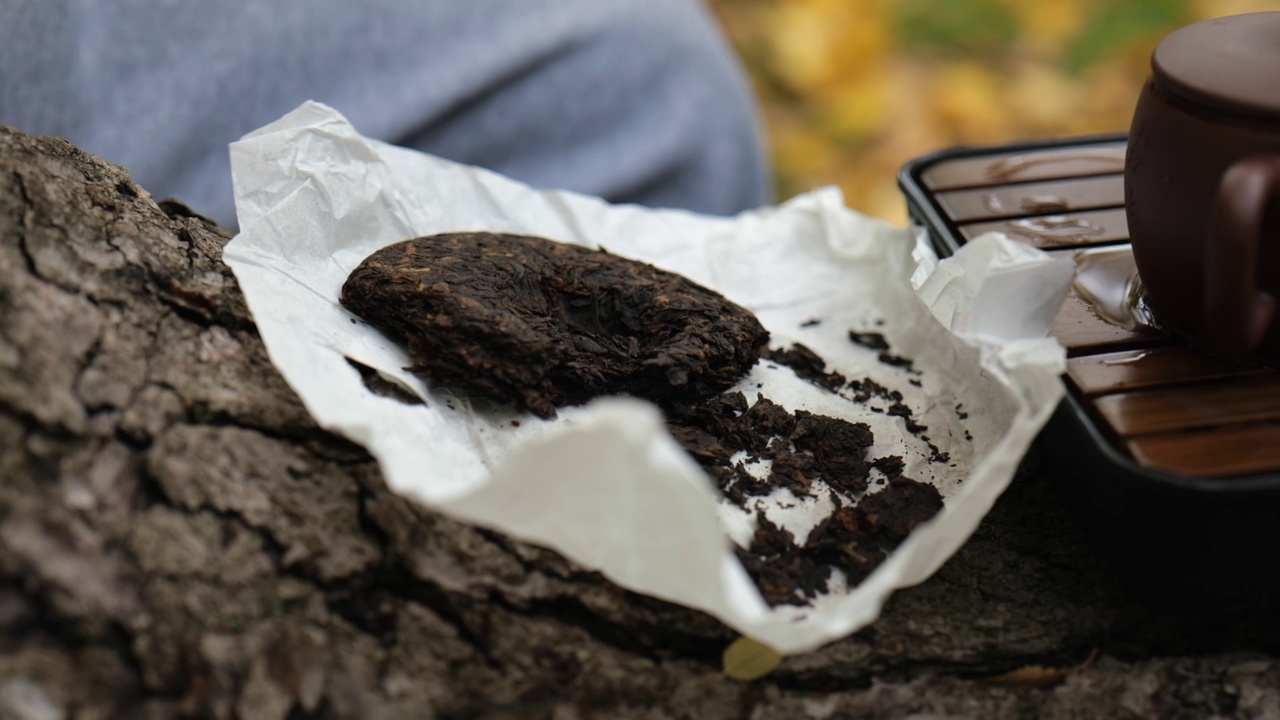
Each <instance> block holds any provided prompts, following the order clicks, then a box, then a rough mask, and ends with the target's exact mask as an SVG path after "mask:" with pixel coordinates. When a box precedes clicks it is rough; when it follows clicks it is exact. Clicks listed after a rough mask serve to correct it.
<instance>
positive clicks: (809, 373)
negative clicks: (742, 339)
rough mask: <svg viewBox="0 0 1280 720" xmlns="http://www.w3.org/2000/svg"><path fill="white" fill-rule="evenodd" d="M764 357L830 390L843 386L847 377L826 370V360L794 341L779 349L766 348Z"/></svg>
mask: <svg viewBox="0 0 1280 720" xmlns="http://www.w3.org/2000/svg"><path fill="white" fill-rule="evenodd" d="M764 357H766V358H768V359H769V360H772V361H774V362H776V363H778V364H779V365H786V366H787V367H789V368H791V370H792V372H794V373H795V374H796V376H797V377H799V378H801V379H803V380H808V381H809V382H811V383H813V384H814V385H817V386H818V387H823V388H826V389H828V390H830V391H832V392H835V391H837V390H839V389H840V388H842V387H844V384H845V383H846V382H847V379H846V378H845V376H844V375H841V374H840V373H838V372H827V361H826V360H823V359H822V357H821V356H820V355H818V353H816V352H814V351H812V350H810V349H809V348H808V347H806V346H804V345H801V344H800V343H795V344H793V345H792V346H791V347H788V348H785V349H781V350H773V349H770V350H766V351H765V352H764Z"/></svg>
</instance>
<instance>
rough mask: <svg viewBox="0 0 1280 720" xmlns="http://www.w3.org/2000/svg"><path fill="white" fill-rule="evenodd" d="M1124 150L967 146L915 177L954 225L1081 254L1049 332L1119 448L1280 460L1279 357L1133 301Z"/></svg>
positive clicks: (1229, 459)
mask: <svg viewBox="0 0 1280 720" xmlns="http://www.w3.org/2000/svg"><path fill="white" fill-rule="evenodd" d="M1124 150H1125V143H1124V141H1113V142H1102V143H1092V144H1084V145H1076V146H1069V147H1055V148H1046V149H1042V150H1019V151H1011V152H1007V153H1001V152H993V153H991V154H984V155H980V156H969V157H959V158H954V159H948V160H943V161H940V162H938V163H936V164H934V165H931V166H930V167H929V168H928V169H927V170H925V171H924V172H923V173H922V174H921V182H922V183H923V184H924V185H925V187H927V188H928V189H929V190H930V191H931V192H933V193H934V197H935V198H936V200H937V204H938V205H939V206H940V208H941V209H942V212H943V214H944V216H945V218H946V220H947V221H948V222H949V223H950V224H951V226H952V229H953V230H954V232H955V236H956V237H957V238H963V239H964V240H969V239H972V238H975V237H977V236H978V235H981V234H982V233H984V232H990V231H999V232H1004V233H1005V234H1007V235H1008V236H1009V237H1010V238H1012V239H1013V240H1016V241H1018V242H1024V243H1027V244H1030V245H1034V246H1036V247H1039V248H1042V249H1045V250H1047V251H1050V252H1052V253H1054V254H1061V255H1065V256H1069V257H1071V258H1072V259H1073V260H1075V262H1076V267H1077V274H1076V282H1075V283H1074V284H1073V287H1072V290H1071V292H1070V294H1069V296H1068V297H1067V299H1066V301H1065V302H1064V303H1063V307H1062V310H1061V311H1060V313H1059V315H1058V317H1057V319H1056V320H1055V321H1054V323H1053V326H1052V328H1051V329H1050V334H1051V335H1053V336H1054V337H1056V338H1057V339H1058V340H1059V341H1060V342H1061V343H1062V344H1063V346H1064V347H1066V349H1067V354H1068V360H1067V379H1068V387H1069V389H1070V392H1072V393H1073V394H1075V396H1076V397H1077V399H1078V400H1080V402H1081V403H1082V404H1083V405H1084V406H1085V407H1086V408H1087V410H1088V412H1089V414H1090V415H1091V416H1092V417H1093V418H1095V419H1096V421H1097V422H1098V423H1100V424H1101V425H1102V426H1103V427H1104V429H1105V430H1106V432H1107V433H1108V434H1109V436H1110V438H1111V440H1112V442H1113V444H1114V446H1115V448H1116V449H1117V450H1119V451H1120V452H1122V453H1127V454H1128V455H1129V456H1130V457H1132V458H1133V459H1134V460H1135V461H1136V462H1137V463H1138V464H1140V465H1142V466H1145V467H1148V468H1151V469H1155V470H1161V471H1165V472H1170V473H1174V474H1180V475H1185V476H1190V477H1204V478H1230V477H1232V476H1239V475H1254V474H1260V473H1273V472H1276V471H1280V369H1274V368H1261V367H1257V366H1250V365H1244V364H1239V363H1234V362H1230V361H1226V360H1222V359H1219V358H1216V357H1212V356H1210V355H1207V354H1205V353H1203V352H1200V351H1199V350H1197V349H1195V348H1193V347H1191V346H1189V345H1187V344H1186V343H1185V342H1183V341H1182V340H1180V339H1179V338H1176V337H1172V336H1170V335H1169V334H1167V333H1166V332H1164V331H1163V330H1161V329H1160V328H1159V327H1158V326H1157V325H1158V323H1155V322H1153V321H1152V320H1151V319H1150V318H1149V317H1148V316H1144V315H1143V313H1142V312H1141V308H1140V307H1136V306H1135V305H1134V303H1132V302H1129V301H1130V300H1134V299H1136V297H1137V296H1138V295H1137V293H1129V291H1130V290H1132V282H1133V280H1134V279H1136V277H1137V270H1136V268H1135V267H1134V266H1133V259H1132V257H1133V256H1132V252H1131V250H1130V249H1129V244H1128V240H1129V237H1128V226H1127V223H1126V221H1125V215H1124V175H1123V173H1124ZM1127 293H1128V294H1127ZM1130 310H1131V311H1133V312H1132V313H1130V312H1129V311H1130Z"/></svg>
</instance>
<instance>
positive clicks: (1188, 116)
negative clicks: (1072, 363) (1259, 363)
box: [1125, 12, 1280, 361]
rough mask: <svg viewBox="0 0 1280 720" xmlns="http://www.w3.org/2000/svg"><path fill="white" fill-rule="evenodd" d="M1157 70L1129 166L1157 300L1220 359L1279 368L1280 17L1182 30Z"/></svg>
mask: <svg viewBox="0 0 1280 720" xmlns="http://www.w3.org/2000/svg"><path fill="white" fill-rule="evenodd" d="M1151 69H1152V74H1151V77H1150V79H1148V80H1147V83H1146V85H1145V87H1144V88H1143V90H1142V94H1141V96H1140V97H1139V100H1138V106H1137V109H1136V110H1135V112H1134V118H1133V125H1132V128H1131V129H1130V134H1129V145H1128V155H1127V157H1126V161H1125V211H1126V214H1127V216H1128V220H1129V235H1130V238H1131V240H1132V242H1133V254H1134V259H1135V260H1136V262H1137V266H1138V273H1139V276H1140V277H1141V279H1142V282H1143V284H1144V285H1145V287H1146V291H1147V303H1148V305H1149V306H1150V308H1151V310H1152V312H1153V313H1154V314H1155V316H1156V318H1157V319H1158V320H1159V322H1160V323H1161V324H1163V325H1164V326H1165V327H1166V328H1168V329H1169V330H1171V331H1173V332H1174V333H1176V334H1179V335H1182V336H1184V337H1186V338H1188V339H1189V340H1191V341H1192V342H1193V343H1195V344H1197V345H1199V346H1201V347H1203V348H1205V349H1207V350H1209V351H1211V352H1216V353H1219V354H1222V355H1227V356H1233V357H1254V358H1262V359H1268V360H1272V361H1275V360H1280V313H1278V312H1277V309H1276V298H1277V297H1280V12H1265V13H1252V14H1248V15H1235V16H1231V17H1224V18H1218V19H1214V20H1208V21H1205V22H1201V23H1197V24H1195V25H1190V26H1187V27H1184V28H1182V29H1180V30H1177V31H1175V32H1174V33H1172V34H1170V35H1169V36H1168V37H1166V38H1165V39H1164V40H1162V41H1161V42H1160V44H1159V45H1158V46H1157V47H1156V50H1155V52H1154V53H1153V55H1152V58H1151Z"/></svg>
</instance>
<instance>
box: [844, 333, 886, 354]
mask: <svg viewBox="0 0 1280 720" xmlns="http://www.w3.org/2000/svg"><path fill="white" fill-rule="evenodd" d="M849 340H850V341H852V342H853V343H854V344H856V345H861V346H862V347H864V348H867V349H868V350H888V349H889V341H888V340H886V339H885V337H884V333H878V332H859V331H857V330H850V331H849Z"/></svg>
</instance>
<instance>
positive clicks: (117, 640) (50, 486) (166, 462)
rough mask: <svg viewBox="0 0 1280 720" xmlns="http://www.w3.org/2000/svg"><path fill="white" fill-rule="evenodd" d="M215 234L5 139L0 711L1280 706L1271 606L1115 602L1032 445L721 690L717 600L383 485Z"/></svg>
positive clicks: (148, 713)
mask: <svg viewBox="0 0 1280 720" xmlns="http://www.w3.org/2000/svg"><path fill="white" fill-rule="evenodd" d="M226 240H227V235H226V233H225V232H223V231H221V230H219V229H218V228H216V227H214V226H212V225H211V224H210V223H208V222H206V221H204V220H202V219H201V218H199V217H195V216H192V215H191V214H190V213H189V212H188V211H186V210H185V208H183V207H182V206H181V205H179V204H177V203H159V204H157V203H155V202H153V201H152V200H151V199H150V197H149V196H148V195H147V193H146V192H145V191H143V190H142V189H141V188H139V187H137V186H136V185H134V184H133V183H132V181H131V180H130V179H129V176H128V175H127V174H126V173H125V172H124V171H123V170H121V169H119V168H117V167H114V166H111V165H108V164H106V163H103V162H101V161H99V160H96V159H94V158H92V157H90V156H88V155H85V154H83V153H81V152H79V151H78V150H76V149H74V148H73V147H71V146H69V145H67V144H66V143H64V142H61V141H58V140H53V139H47V138H41V139H34V138H30V137H27V136H24V135H21V134H19V133H16V132H12V131H4V130H0V718H5V719H6V720H8V719H9V718H21V719H22V720H27V719H30V718H40V719H42V720H43V719H48V718H109V717H128V718H169V717H217V718H308V717H321V718H419V717H427V718H430V717H436V718H525V717H534V718H538V717H547V718H561V719H566V720H567V719H571V718H668V717H670V718H698V719H700V720H701V719H708V718H711V719H714V718H752V719H754V720H769V719H773V718H778V719H782V718H796V717H813V718H870V717H902V716H912V717H927V718H944V717H983V718H1021V717H1027V716H1036V715H1038V716H1040V717H1046V718H1077V717H1080V718H1083V717H1088V718H1130V717H1187V718H1201V717H1209V716H1224V717H1276V716H1277V715H1280V665H1278V664H1277V662H1276V660H1275V656H1274V655H1273V654H1272V653H1273V651H1274V649H1275V648H1276V642H1275V640H1276V638H1277V637H1278V636H1280V634H1278V633H1277V632H1276V628H1275V626H1274V624H1268V623H1262V624H1257V623H1253V624H1234V625H1233V624H1224V625H1218V626H1214V627H1213V629H1212V630H1204V629H1202V630H1200V631H1197V632H1195V633H1193V632H1191V631H1189V630H1187V629H1186V628H1187V626H1186V625H1185V624H1182V623H1180V622H1178V621H1176V620H1175V619H1173V618H1168V617H1163V616H1160V615H1157V614H1154V613H1153V612H1151V611H1148V610H1144V609H1142V608H1141V607H1139V606H1137V605H1135V604H1133V603H1131V602H1129V601H1128V600H1126V599H1125V596H1124V595H1123V594H1122V593H1121V591H1120V590H1119V589H1118V588H1117V587H1116V585H1115V584H1114V583H1113V582H1112V581H1111V580H1110V579H1109V578H1108V576H1107V575H1106V573H1105V572H1104V570H1103V568H1102V567H1101V565H1100V564H1099V563H1098V561H1097V560H1096V559H1095V557H1094V555H1093V554H1092V553H1091V552H1090V550H1089V548H1088V547H1087V546H1086V545H1085V544H1084V542H1083V541H1082V539H1081V537H1080V536H1079V534H1078V532H1077V530H1076V529H1075V527H1074V525H1072V523H1071V522H1070V520H1069V518H1068V517H1067V516H1066V515H1065V514H1064V511H1063V510H1061V508H1060V506H1059V505H1058V503H1057V501H1056V500H1055V498H1054V496H1053V495H1052V493H1051V492H1050V490H1049V487H1048V485H1047V483H1046V482H1045V480H1044V479H1043V478H1042V476H1041V474H1040V473H1039V472H1038V471H1037V470H1036V469H1035V468H1034V467H1030V466H1028V467H1024V472H1023V473H1022V474H1021V475H1020V477H1019V478H1018V480H1017V481H1016V482H1015V484H1014V486H1013V488H1012V489H1011V490H1010V492H1009V493H1007V494H1006V496H1005V497H1004V498H1003V499H1002V500H1001V501H1000V503H999V505H998V506H997V507H996V509H995V511H994V512H993V513H992V514H991V515H990V516H989V518H988V519H987V520H986V521H985V522H984V523H983V525H982V527H981V529H980V530H979V531H978V533H977V534H976V535H975V536H974V538H973V539H972V540H971V541H970V542H969V543H968V544H967V545H966V546H965V547H964V548H963V549H962V550H961V551H960V553H959V554H958V555H957V556H956V557H955V558H954V559H953V560H952V561H951V562H949V563H948V564H947V565H946V566H945V567H944V568H943V569H942V570H941V572H939V573H938V574H937V575H936V576H935V577H934V578H932V579H931V580H929V581H928V582H926V583H924V584H923V585H921V586H919V587H916V588H913V589H910V590H907V591H904V592H901V593H898V594H897V595H896V596H895V597H894V598H893V599H892V601H891V602H890V603H889V605H888V606H887V608H886V609H885V613H884V616H883V618H882V619H881V620H880V621H879V622H877V623H876V624H875V625H874V626H872V627H871V628H869V629H867V630H865V631H863V632H860V633H858V634H856V635H854V636H853V637H850V638H848V639H846V640H844V641H842V642H838V643H835V644H833V645H830V646H828V647H826V648H824V649H822V650H820V651H818V652H815V653H811V654H808V655H804V656H800V657H795V658H789V659H787V660H786V661H785V662H784V663H783V664H782V666H781V667H780V668H779V669H778V670H777V671H776V672H774V673H773V674H772V675H770V676H768V677H767V678H765V679H764V680H761V681H757V682H754V683H739V682H735V681H732V680H728V679H726V678H724V677H723V676H722V675H721V674H720V667H719V658H720V653H721V651H722V650H723V649H724V647H725V646H726V645H727V644H728V643H729V642H730V641H732V640H733V638H734V635H733V633H732V632H730V631H728V630H726V629H725V628H724V627H723V626H721V625H719V624H718V623H717V622H715V621H714V620H711V619H710V618H708V617H706V616H703V615H700V614H698V613H695V612H692V611H689V610H685V609H682V608H678V607H673V606H670V605H667V604H665V603H662V602H658V601H655V600H651V599H647V598H644V597H640V596H637V595H635V594H631V593H628V592H625V591H622V590H619V589H617V588H615V587H613V586H611V585H609V584H608V583H606V582H604V581H602V580H601V579H600V577H599V576H597V575H596V574H594V573H592V572H588V571H585V570H583V569H581V568H578V567H575V566H574V565H572V564H571V563H568V562H566V561H564V560H563V559H561V558H559V557H558V556H556V555H555V554H553V553H550V552H547V551H545V550H541V549H538V548H535V547H530V546H528V545H524V544H521V543H518V542H514V541H512V540H510V539H507V538H504V537H502V536H500V535H497V534H495V533H492V532H486V531H483V530H477V529H475V528H472V527H468V526H465V525H461V524H459V523H456V522H453V521H450V520H448V519H445V518H442V517H440V516H438V515H435V514H433V513H431V512H429V511H426V510H423V509H420V508H417V507H414V506H412V505H410V504H408V503H407V502H405V501H403V500H401V499H399V498H397V497H395V496H393V495H391V494H389V493H388V491H387V490H386V489H385V487H384V486H383V483H382V481H381V479H380V477H379V474H378V470H377V468H376V466H375V464H374V463H373V462H372V461H371V460H370V458H369V457H368V456H367V455H366V454H365V453H364V452H363V451H362V450H361V449H359V448H357V447H354V446H352V445H351V444H349V443H347V442H345V441H343V440H341V439H339V438H337V437H334V436H332V435H330V434H328V433H326V432H324V431H322V430H320V429H319V428H317V427H316V426H315V425H314V424H313V423H312V421H311V420H310V419H309V417H308V415H307V413H306V412H305V411H304V410H303V408H302V406H301V405H300V404H299V402H298V400H297V398H296V397H295V396H294V395H293V393H292V392H291V391H290V389H289V388H288V387H287V386H286V385H285V383H284V382H283V380H282V379H281V378H280V376H279V375H278V374H277V372H276V371H275V369H274V368H273V367H272V365H271V364H270V362H269V361H268V359H267V356H266V354H265V351H264V349H263V346H262V343H261V341H260V339H259V337H258V335H257V333H256V331H255V329H254V326H253V323H252V321H251V319H250V317H249V315H248V313H247V311H246V308H245V304H244V300H243V297H242V296H241V294H240V292H239V290H238V289H237V287H236V285H235V282H234V279H233V278H232V276H231V275H230V273H229V272H228V270H227V269H226V268H225V267H224V266H223V265H222V263H221V262H220V256H221V247H222V245H223V244H224V243H225V242H226ZM1264 565H1265V563H1264ZM1268 570H1269V567H1268ZM1093 649H1097V650H1098V659H1097V660H1096V661H1095V662H1094V663H1092V664H1091V665H1089V666H1088V667H1086V668H1084V669H1082V670H1080V671H1078V672H1075V673H1073V674H1070V675H1069V676H1067V677H1066V678H1065V680H1063V681H1062V682H1059V683H1057V684H1050V685H1049V686H1048V687H1029V686H1019V685H1012V684H1009V683H1008V682H997V683H990V682H981V681H979V680H980V679H982V678H990V677H993V676H997V675H999V674H1001V673H1005V672H1007V671H1010V670H1014V669H1017V668H1021V667H1026V666H1031V665H1044V666H1054V667H1065V666H1069V665H1072V664H1075V663H1078V662H1079V661H1080V660H1082V659H1083V658H1084V657H1086V656H1087V655H1088V654H1089V652H1090V651H1091V650H1093ZM1042 679H1043V678H1042ZM1050 679H1051V678H1050Z"/></svg>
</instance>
